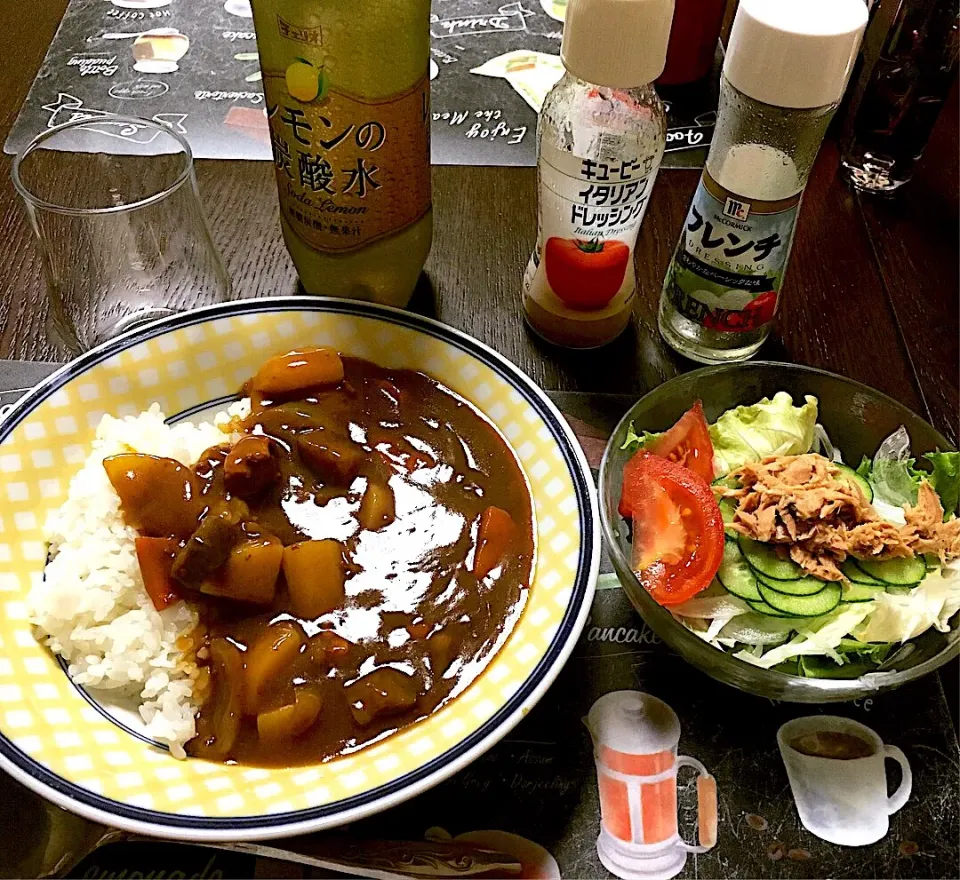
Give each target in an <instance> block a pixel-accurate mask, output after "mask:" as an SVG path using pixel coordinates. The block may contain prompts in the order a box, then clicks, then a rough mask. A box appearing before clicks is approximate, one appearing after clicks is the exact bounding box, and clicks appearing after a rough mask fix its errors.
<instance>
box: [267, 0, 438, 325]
mask: <svg viewBox="0 0 960 880" xmlns="http://www.w3.org/2000/svg"><path fill="white" fill-rule="evenodd" d="M429 17H430V0H356V2H353V3H349V4H345V3H330V2H323V0H253V18H254V25H255V27H256V31H257V47H258V49H259V52H260V65H261V68H262V71H263V84H264V92H265V95H266V103H267V115H268V117H269V121H270V137H271V140H272V144H273V156H274V164H275V165H276V175H277V187H278V190H279V196H280V224H281V227H282V229H283V237H284V240H285V241H286V244H287V249H288V250H289V251H290V256H291V257H292V259H293V262H294V265H295V266H296V267H297V272H298V274H299V275H300V280H301V281H302V282H303V286H304V288H305V289H306V290H307V292H308V293H314V294H325V295H328V296H343V297H351V298H355V299H365V300H372V301H374V302H380V303H385V304H387V305H393V306H400V307H402V306H405V305H406V304H407V302H408V301H409V299H410V296H411V294H412V293H413V288H414V285H415V284H416V282H417V278H418V277H419V275H420V270H421V269H422V268H423V264H424V261H425V260H426V258H427V254H428V253H429V251H430V244H431V240H432V237H433V215H432V211H431V201H430V119H429V112H428V110H429V87H430V83H429V77H428V61H429V51H430V24H429Z"/></svg>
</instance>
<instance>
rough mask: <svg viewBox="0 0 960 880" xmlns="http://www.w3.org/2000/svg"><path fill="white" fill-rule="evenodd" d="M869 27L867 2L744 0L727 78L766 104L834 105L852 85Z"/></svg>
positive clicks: (725, 67)
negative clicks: (850, 79) (857, 58)
mask: <svg viewBox="0 0 960 880" xmlns="http://www.w3.org/2000/svg"><path fill="white" fill-rule="evenodd" d="M866 25H867V6H866V3H864V0H740V8H739V9H738V10H737V14H736V17H735V18H734V20H733V28H732V29H731V31H730V40H729V42H728V44H727V57H726V60H725V61H724V64H723V72H724V75H725V76H726V78H727V79H728V80H729V81H730V83H731V85H733V87H734V88H735V89H737V90H738V91H740V92H743V93H744V94H745V95H748V96H749V97H751V98H753V99H754V100H756V101H762V102H763V103H765V104H773V105H774V106H777V107H796V108H800V107H807V108H809V107H823V106H825V105H826V104H833V103H834V102H835V101H839V100H840V97H841V95H843V90H844V89H845V88H846V87H847V79H848V78H849V77H850V71H851V70H852V69H853V62H854V61H855V60H856V57H857V52H858V50H859V48H860V38H861V37H862V36H863V30H864V28H865V27H866Z"/></svg>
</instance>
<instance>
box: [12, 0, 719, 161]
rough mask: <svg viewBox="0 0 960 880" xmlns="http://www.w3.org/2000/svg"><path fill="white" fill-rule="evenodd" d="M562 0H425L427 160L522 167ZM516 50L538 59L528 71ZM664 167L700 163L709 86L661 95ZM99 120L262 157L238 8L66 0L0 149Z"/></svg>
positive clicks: (549, 73) (118, 144)
mask: <svg viewBox="0 0 960 880" xmlns="http://www.w3.org/2000/svg"><path fill="white" fill-rule="evenodd" d="M565 5H566V3H565V0H540V2H537V0H533V2H528V0H510V2H499V0H433V13H432V15H431V22H430V32H431V51H430V56H431V57H430V75H431V114H432V140H433V162H434V164H440V165H528V166H529V165H533V164H534V163H535V159H536V145H535V135H536V112H537V109H538V107H539V104H540V102H542V100H543V96H544V95H545V94H546V91H547V90H548V89H549V88H550V86H551V85H552V84H553V82H554V81H555V79H556V78H557V77H558V76H559V73H560V65H559V51H560V38H561V36H562V32H563V23H562V17H563V13H564V10H565ZM518 56H529V57H532V58H535V59H537V62H536V63H535V64H534V65H533V67H532V68H530V67H528V66H527V65H526V64H525V63H523V62H522V61H521V62H519V63H518V60H517V59H518ZM664 96H665V98H666V99H667V101H668V104H669V105H670V108H671V109H670V112H671V121H670V125H671V128H672V129H673V130H672V132H671V134H670V136H669V137H670V141H669V143H668V147H667V149H668V153H667V156H666V158H665V161H664V166H665V167H671V166H690V167H699V166H701V165H702V164H703V160H704V158H705V153H706V150H705V147H706V145H707V144H708V143H709V138H710V135H711V134H712V112H713V110H714V108H715V106H716V89H715V82H714V81H713V80H711V81H709V82H705V83H704V84H702V85H700V86H695V87H692V88H686V89H682V90H672V91H671V90H664ZM110 113H121V114H126V115H134V116H141V117H145V118H148V119H154V120H156V121H159V122H162V123H164V124H166V125H169V126H171V127H172V128H174V129H175V130H177V131H179V132H180V133H182V134H183V135H185V137H186V138H187V140H188V141H189V142H190V145H191V147H192V149H193V151H194V155H195V156H196V157H197V158H213V159H260V160H269V159H270V158H271V155H270V140H269V135H268V133H267V127H266V116H265V105H264V99H263V88H262V82H261V79H260V69H259V64H258V61H257V54H256V35H255V34H254V30H253V21H252V18H251V17H250V5H249V0H70V3H69V6H68V7H67V11H66V13H65V15H64V18H63V21H62V22H61V25H60V28H59V30H58V31H57V34H56V36H55V37H54V40H53V42H52V44H51V46H50V49H49V51H48V53H47V56H46V58H45V59H44V61H43V64H42V66H41V68H40V71H39V73H38V76H37V79H36V80H35V81H34V84H33V86H32V87H31V89H30V92H29V94H28V95H27V98H26V100H25V102H24V105H23V108H22V109H21V112H20V115H19V116H18V118H17V121H16V123H15V124H14V126H13V129H12V131H11V134H10V137H9V138H8V139H7V142H6V144H5V147H4V148H5V150H6V152H8V153H13V152H16V151H17V150H18V149H20V148H22V147H23V146H24V145H25V144H26V143H28V142H29V140H30V139H31V138H32V137H33V136H34V135H36V134H38V133H39V132H40V131H43V130H44V129H46V128H48V127H51V126H53V125H57V124H60V123H62V122H66V121H68V120H71V119H74V118H77V117H104V116H105V115H106V114H110ZM103 130H104V136H105V137H106V138H109V140H106V141H105V142H104V143H105V144H109V146H110V147H111V148H112V149H117V150H122V151H127V152H131V153H137V152H145V153H149V152H150V150H151V146H150V142H149V136H148V134H145V133H143V132H137V131H135V130H134V131H129V130H127V129H124V130H122V131H116V130H111V129H110V127H109V126H108V125H106V124H104V126H103Z"/></svg>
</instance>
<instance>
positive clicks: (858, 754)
mask: <svg viewBox="0 0 960 880" xmlns="http://www.w3.org/2000/svg"><path fill="white" fill-rule="evenodd" d="M790 746H791V748H793V749H795V750H796V751H798V752H800V754H801V755H809V756H810V757H812V758H833V759H834V760H837V761H852V760H853V759H855V758H869V757H870V756H871V755H872V754H873V753H874V748H873V743H870V742H867V741H866V740H865V739H861V738H860V737H859V736H856V735H854V734H852V733H844V732H843V731H842V730H816V731H814V732H812V733H804V734H801V735H800V736H797V737H794V738H793V739H792V740H790Z"/></svg>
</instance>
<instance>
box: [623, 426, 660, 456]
mask: <svg viewBox="0 0 960 880" xmlns="http://www.w3.org/2000/svg"><path fill="white" fill-rule="evenodd" d="M659 436H661V435H660V434H651V433H650V432H649V431H644V432H643V433H642V434H638V433H637V432H636V431H635V430H634V427H633V422H630V427H629V428H627V436H626V438H625V439H624V441H623V443H621V444H620V448H621V449H626V450H627V452H629V453H631V454H632V453H634V452H638V451H639V450H641V449H643V447H644V446H646V445H647V444H648V443H649V442H650V441H651V440H656V439H657V437H659Z"/></svg>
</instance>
